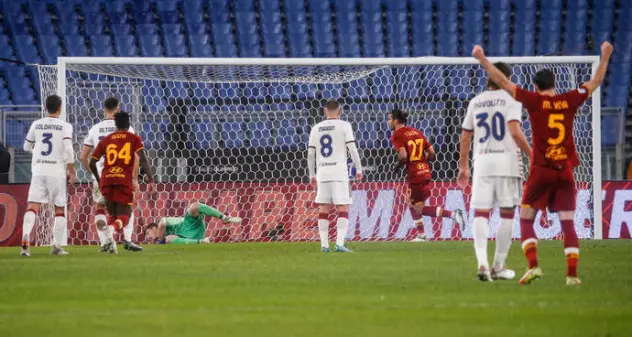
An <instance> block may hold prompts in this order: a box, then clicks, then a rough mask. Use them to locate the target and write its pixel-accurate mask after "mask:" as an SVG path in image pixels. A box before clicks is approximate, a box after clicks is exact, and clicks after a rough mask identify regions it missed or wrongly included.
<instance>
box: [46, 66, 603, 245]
mask: <svg viewBox="0 0 632 337" xmlns="http://www.w3.org/2000/svg"><path fill="white" fill-rule="evenodd" d="M496 60H502V61H504V62H507V63H509V64H510V65H511V66H512V80H513V81H515V82H516V83H518V84H520V85H522V86H524V87H527V88H529V89H532V90H533V86H532V84H531V81H530V79H531V76H532V75H533V74H534V73H535V72H536V71H537V70H538V69H541V68H551V69H553V70H554V72H555V73H556V76H557V88H558V90H560V91H564V90H569V89H573V88H576V87H577V86H578V85H579V84H580V83H582V82H584V81H586V80H588V79H589V78H590V75H591V73H592V68H593V64H594V62H596V60H597V58H596V57H533V58H511V57H510V58H502V59H496ZM40 78H41V86H42V95H43V96H45V95H47V94H51V93H58V94H59V95H61V96H63V97H64V102H65V110H64V116H62V118H65V119H66V120H67V121H69V122H70V123H71V124H72V125H73V126H74V139H73V141H74V146H75V150H76V152H77V153H79V152H80V149H81V146H82V142H83V139H84V138H85V137H86V135H87V132H88V129H89V128H90V127H91V126H92V125H94V124H96V123H98V122H99V121H100V120H101V119H102V118H103V112H102V111H103V102H104V100H105V99H106V98H107V97H111V96H114V97H117V98H118V99H119V100H120V101H121V109H122V110H123V111H127V112H130V113H131V115H132V120H133V124H132V125H133V127H134V128H135V129H136V130H137V132H138V133H139V134H140V136H141V137H142V139H143V141H144V144H145V147H146V149H147V154H148V157H149V159H150V163H151V165H152V167H153V168H154V171H155V173H156V176H157V184H156V185H157V189H156V191H155V192H154V193H147V192H145V191H144V189H143V186H142V184H141V190H142V192H141V193H138V194H137V196H136V199H137V204H136V205H135V207H134V212H135V216H136V223H135V229H134V240H138V241H141V242H142V241H143V240H144V237H143V235H142V228H143V227H145V226H146V225H147V224H148V223H151V222H157V221H158V220H159V219H160V218H162V217H165V216H183V214H184V212H185V209H186V207H187V205H188V204H189V203H191V202H195V201H199V202H202V203H205V204H208V205H212V206H214V207H216V208H218V209H219V210H220V211H222V212H224V213H228V214H231V215H236V216H240V217H242V218H243V219H244V222H243V223H242V224H240V225H235V224H231V225H226V224H223V223H221V222H220V221H217V220H214V219H206V222H207V224H208V229H207V233H206V235H207V236H212V237H213V238H214V241H216V242H245V241H246V242H247V241H312V240H317V238H318V229H317V228H318V226H317V215H318V214H317V212H316V208H315V205H314V204H313V200H314V197H315V188H314V186H311V185H310V184H309V181H308V176H307V160H306V153H307V139H308V135H309V131H310V127H311V126H312V125H314V124H315V123H317V122H319V121H320V120H322V119H323V106H324V103H325V102H326V100H327V99H331V98H333V99H337V100H339V101H340V102H341V103H342V109H343V115H342V118H343V119H346V120H348V121H350V122H351V124H352V126H353V128H354V130H355V136H356V140H357V144H358V148H359V149H360V156H361V159H362V163H363V166H364V173H365V178H364V181H362V182H354V181H352V182H351V186H352V190H353V192H352V193H353V200H354V203H353V205H352V206H351V208H350V212H349V231H348V233H347V238H348V239H349V240H356V241H366V240H407V239H411V238H412V237H414V235H415V234H416V231H415V228H414V227H415V226H414V224H413V221H412V217H411V214H410V211H409V208H408V206H407V187H406V184H405V176H404V172H403V171H399V172H396V171H394V163H395V160H396V159H395V158H396V157H395V151H394V149H393V147H392V145H391V142H390V136H391V131H390V130H389V129H388V127H387V123H386V119H387V114H388V112H389V111H390V110H391V109H392V108H394V107H398V108H401V109H404V110H406V111H408V112H409V113H410V119H409V124H410V125H411V126H413V127H415V128H418V129H420V130H422V131H423V132H424V134H425V135H426V137H427V138H428V139H429V141H430V142H431V143H432V144H433V145H434V148H435V150H436V152H437V159H436V160H435V161H434V162H432V163H431V167H432V175H433V181H434V182H433V184H432V197H431V198H430V199H429V200H428V201H427V204H428V205H438V206H442V207H444V208H445V209H448V210H455V209H458V208H460V209H464V210H465V211H466V213H467V212H468V211H469V199H470V189H469V188H467V189H465V190H464V191H462V190H461V189H459V188H458V187H457V185H456V183H455V180H456V175H457V173H458V168H457V161H458V155H459V151H458V143H459V137H460V133H461V127H460V125H461V122H462V118H463V116H464V115H465V111H466V108H467V104H468V102H469V100H470V99H471V98H472V97H473V96H474V95H475V94H477V93H479V92H481V91H483V90H485V83H486V80H487V78H486V75H485V73H484V71H483V70H482V69H481V68H480V67H479V66H478V65H477V64H476V63H475V62H474V60H473V59H470V58H416V59H167V58H161V59H144V58H120V59H119V58H60V63H59V64H58V65H57V66H52V67H51V66H45V67H40ZM598 97H599V92H596V93H595V95H594V96H593V99H591V100H589V101H588V102H587V103H586V104H585V105H584V106H583V107H582V108H581V109H580V111H579V112H578V115H577V118H576V121H575V139H576V142H577V149H578V151H579V154H580V158H581V166H580V167H578V168H577V169H576V170H575V172H576V178H577V188H578V194H577V198H578V202H577V205H578V211H577V215H576V217H575V220H576V221H575V224H576V227H577V230H578V233H579V235H580V237H583V238H590V237H594V236H595V233H594V229H597V227H599V225H598V224H600V222H601V219H600V216H598V217H594V214H595V213H594V211H595V210H597V209H598V207H600V201H601V200H600V197H599V198H597V199H595V198H593V196H594V195H600V194H599V193H600V192H599V191H597V190H600V182H599V183H598V184H596V183H597V179H600V173H601V172H600V168H599V164H600V163H599V162H595V160H597V161H599V160H600V159H599V158H600V154H599V153H595V151H598V145H599V144H593V140H594V139H597V140H598V139H599V138H598V137H596V136H598V134H597V132H598V129H599V124H598V123H599V121H598V116H599V107H598V105H599V102H598ZM523 127H524V129H525V132H526V134H527V137H529V138H530V136H531V132H530V125H529V122H528V120H527V118H526V113H525V114H524V115H523ZM595 145H596V146H595ZM596 148H597V149H596ZM77 160H78V158H77ZM76 166H77V167H78V174H77V182H76V184H75V185H74V187H72V188H71V190H70V198H69V205H68V214H69V224H70V227H69V233H68V237H69V243H70V244H90V243H96V242H97V235H96V232H95V227H94V224H93V216H94V211H93V209H92V200H91V189H92V187H91V184H90V178H91V177H90V174H89V173H88V171H86V169H85V168H84V167H83V165H81V164H80V163H79V162H77V165H76ZM352 166H353V164H352V163H351V162H349V172H350V177H353V175H354V170H355V168H353V167H352ZM525 173H526V172H525ZM596 204H598V205H596ZM472 214H473V213H472V212H469V215H468V216H466V225H465V226H464V228H458V226H456V225H455V224H454V223H453V222H452V220H450V219H447V218H440V219H434V218H429V217H426V218H424V226H425V232H426V234H428V236H429V237H430V238H432V239H437V240H451V239H468V238H471V237H472V230H471V221H472ZM596 214H600V212H598V213H596ZM335 218H336V214H335V212H333V211H332V213H331V216H330V219H331V223H332V232H331V234H332V235H333V231H334V230H335V229H334V228H333V227H335V226H333V224H334V223H335ZM40 220H41V221H40V222H39V223H40V224H41V225H40V226H39V229H38V231H37V233H38V235H37V237H38V243H40V244H48V243H49V242H50V240H51V227H52V223H51V219H50V215H47V214H46V213H44V214H43V215H42V218H41V219H40ZM497 224H498V213H497V212H494V215H493V216H492V219H491V223H490V228H492V231H491V232H492V233H490V235H494V229H495V228H496V226H497ZM596 224H597V226H595V225H596ZM536 228H537V230H536V231H537V233H538V235H539V236H540V237H541V238H556V237H557V236H558V235H559V233H560V224H559V220H558V219H557V218H556V216H555V215H550V214H540V215H538V219H537V221H536ZM597 235H598V233H597ZM514 237H519V226H518V218H517V216H516V226H515V227H514Z"/></svg>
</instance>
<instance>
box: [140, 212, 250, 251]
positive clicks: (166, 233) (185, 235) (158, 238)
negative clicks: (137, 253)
mask: <svg viewBox="0 0 632 337" xmlns="http://www.w3.org/2000/svg"><path fill="white" fill-rule="evenodd" d="M204 216H210V217H213V218H218V219H220V220H222V221H223V222H224V223H240V222H241V218H238V217H232V216H228V215H224V214H222V213H220V212H219V211H218V210H216V209H215V208H213V207H211V206H207V205H204V204H202V203H199V202H195V203H192V204H191V205H189V208H188V209H187V212H186V214H185V215H184V218H162V219H160V221H158V223H155V222H154V223H151V224H149V225H148V226H147V227H145V238H146V239H147V240H148V241H152V242H157V243H174V244H189V243H211V240H210V238H204V233H205V232H206V223H205V222H204Z"/></svg>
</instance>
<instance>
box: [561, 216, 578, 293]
mask: <svg viewBox="0 0 632 337" xmlns="http://www.w3.org/2000/svg"><path fill="white" fill-rule="evenodd" d="M559 216H560V222H561V223H562V233H563V234H564V255H565V256H566V285H569V286H572V285H580V284H582V282H581V281H580V280H579V277H577V263H578V262H579V240H578V239H577V232H576V231H575V225H574V220H573V219H574V218H575V212H574V211H561V212H559Z"/></svg>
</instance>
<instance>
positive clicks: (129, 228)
mask: <svg viewBox="0 0 632 337" xmlns="http://www.w3.org/2000/svg"><path fill="white" fill-rule="evenodd" d="M132 233H134V212H132V214H131V215H130V216H129V222H128V223H127V224H126V226H125V227H123V240H125V241H127V242H132Z"/></svg>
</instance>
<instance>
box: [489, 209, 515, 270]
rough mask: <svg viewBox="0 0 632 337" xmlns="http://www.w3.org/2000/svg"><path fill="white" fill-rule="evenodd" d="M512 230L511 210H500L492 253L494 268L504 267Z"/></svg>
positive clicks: (500, 268)
mask: <svg viewBox="0 0 632 337" xmlns="http://www.w3.org/2000/svg"><path fill="white" fill-rule="evenodd" d="M512 232H513V212H512V213H504V212H503V211H501V212H500V226H499V227H498V231H497V232H496V253H495V254H494V265H493V266H494V269H495V270H497V271H498V270H502V269H503V268H504V267H505V261H506V260H507V254H508V253H509V248H510V247H511V234H512Z"/></svg>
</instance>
